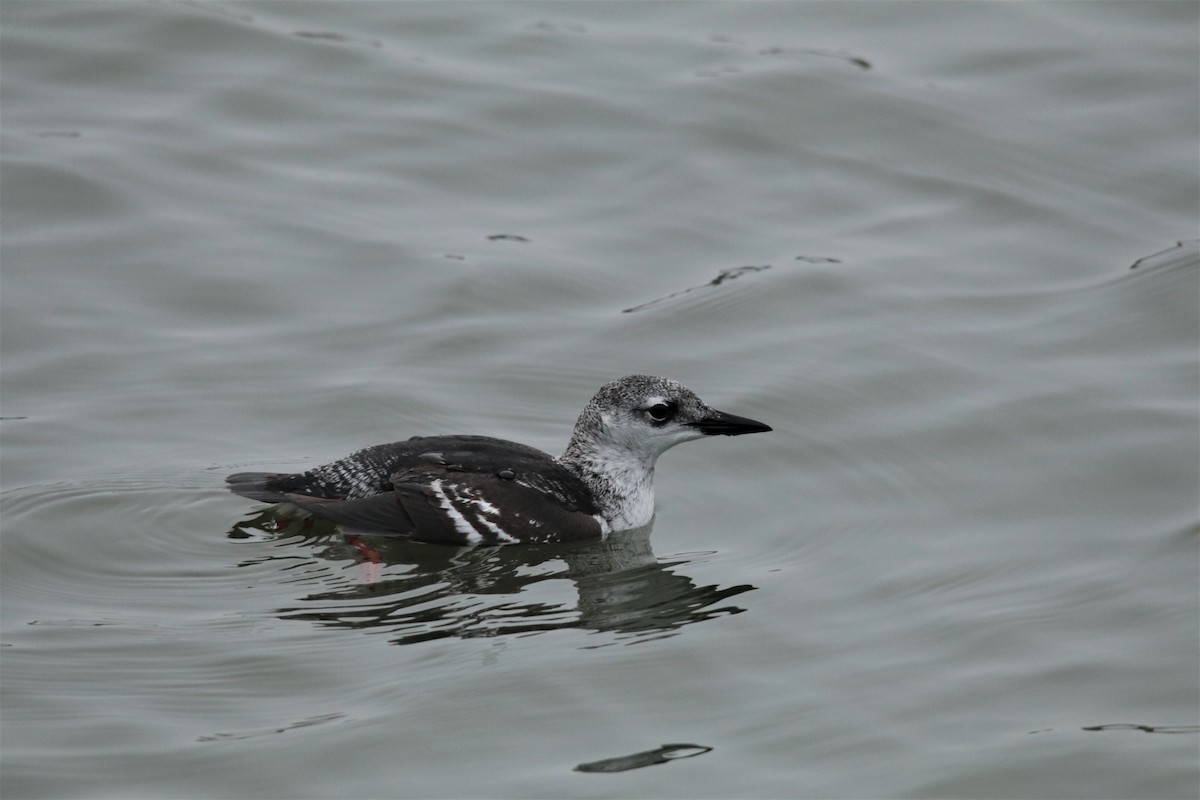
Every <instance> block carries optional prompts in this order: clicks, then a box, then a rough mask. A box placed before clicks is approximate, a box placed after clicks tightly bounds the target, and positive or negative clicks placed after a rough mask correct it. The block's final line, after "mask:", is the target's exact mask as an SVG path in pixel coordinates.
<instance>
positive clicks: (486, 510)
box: [429, 480, 520, 544]
mask: <svg viewBox="0 0 1200 800" xmlns="http://www.w3.org/2000/svg"><path fill="white" fill-rule="evenodd" d="M429 486H430V488H431V489H433V491H434V493H435V494H436V495H437V497H438V501H439V502H438V507H439V508H441V509H442V511H444V512H445V513H446V516H447V517H449V519H450V521H451V522H452V523H453V524H454V529H455V530H456V531H458V532H459V533H461V534H462V535H463V537H464V538H465V539H466V541H467V544H483V543H484V540H485V539H490V541H489V542H488V543H489V544H516V543H517V542H519V541H520V539H518V538H517V537H515V536H513V535H512V534H510V533H509V532H508V531H506V530H504V529H503V528H501V527H500V526H499V525H498V524H497V523H498V522H499V519H500V509H498V508H496V506H495V505H493V504H492V503H489V502H488V501H487V500H484V499H483V498H482V497H480V495H479V492H478V491H475V490H474V489H471V488H469V487H466V486H462V485H459V484H453V483H449V484H448V483H446V482H445V481H441V480H436V481H432V482H431V483H430V484H429ZM481 529H482V530H481ZM484 531H486V532H488V533H490V534H491V536H490V537H485V536H484V533H483V532H484Z"/></svg>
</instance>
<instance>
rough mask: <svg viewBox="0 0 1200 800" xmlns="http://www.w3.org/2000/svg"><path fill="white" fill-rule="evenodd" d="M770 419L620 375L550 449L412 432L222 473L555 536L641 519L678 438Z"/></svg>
mask: <svg viewBox="0 0 1200 800" xmlns="http://www.w3.org/2000/svg"><path fill="white" fill-rule="evenodd" d="M769 430H771V428H770V426H768V425H764V424H763V423H761V422H756V421H755V420H752V419H747V418H745V417H738V416H735V415H733V414H726V413H723V412H721V411H717V410H715V409H713V408H710V407H709V406H708V405H707V404H705V403H704V401H702V400H701V399H700V398H699V397H697V396H696V393H695V392H693V391H692V390H691V389H689V388H687V387H686V386H684V385H683V384H681V383H679V382H678V381H673V380H670V379H668V378H659V377H655V376H652V375H628V376H626V377H624V378H621V379H619V380H615V381H613V382H611V383H608V384H605V385H604V386H602V387H601V388H600V390H599V391H598V392H596V395H595V396H594V397H593V398H592V399H591V401H590V402H589V403H588V404H587V406H586V407H585V408H584V409H583V413H581V414H580V415H579V419H578V420H577V421H576V422H575V430H574V432H573V433H572V434H571V441H570V442H569V443H568V444H567V448H566V450H564V451H563V454H562V455H561V456H559V457H558V458H555V457H553V456H551V455H549V454H547V453H543V452H542V451H540V450H537V449H535V448H532V447H529V446H527V445H523V444H518V443H516V442H509V441H505V440H503V439H493V438H491V437H489V436H414V437H413V438H411V439H409V440H407V441H403V442H393V443H391V444H380V445H375V446H374V447H367V448H365V449H363V450H359V451H358V452H357V453H354V454H353V455H349V456H347V457H346V458H343V459H341V460H339V461H334V462H332V463H330V464H325V465H323V466H319V467H314V468H313V469H310V470H308V471H307V472H299V473H294V474H286V473H274V472H239V473H237V474H235V475H230V476H229V477H227V478H226V479H225V480H226V482H227V483H228V484H229V488H230V489H231V490H232V491H234V492H236V493H237V494H240V495H242V496H243V497H248V498H250V499H252V500H260V501H263V502H267V503H290V504H293V505H295V506H298V507H300V508H301V509H303V510H305V511H307V512H309V513H311V514H313V515H315V516H318V517H323V518H325V519H327V520H330V521H332V522H335V523H338V524H341V525H345V526H348V527H351V528H354V529H356V530H364V531H373V532H378V533H385V534H391V535H399V536H405V537H407V538H410V539H414V540H418V541H425V542H440V543H445V544H457V545H480V544H483V545H492V544H516V543H532V542H561V541H569V540H575V539H587V538H594V537H600V536H604V535H606V534H608V533H610V532H613V531H621V530H627V529H630V528H637V527H641V526H643V525H646V524H648V523H649V522H650V520H651V519H652V518H653V517H654V463H655V461H656V460H657V459H658V457H659V456H660V455H662V453H663V452H665V451H666V450H668V449H669V448H671V447H674V446H675V445H677V444H679V443H680V442H686V441H689V440H691V439H700V438H703V437H705V436H714V435H725V436H738V435H740V434H744V433H761V432H765V431H769Z"/></svg>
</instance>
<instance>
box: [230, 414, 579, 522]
mask: <svg viewBox="0 0 1200 800" xmlns="http://www.w3.org/2000/svg"><path fill="white" fill-rule="evenodd" d="M226 481H227V482H228V483H229V485H230V489H231V490H233V491H234V492H237V493H238V494H240V495H243V496H245V497H249V498H251V499H254V500H261V501H263V502H268V503H280V502H292V503H295V504H296V505H298V506H300V507H301V508H304V509H306V510H308V511H310V512H312V513H314V514H316V515H318V516H321V517H324V518H326V519H329V520H331V521H333V522H337V523H341V524H345V525H347V526H352V527H356V528H360V529H364V530H372V531H377V532H382V533H391V534H399V535H402V536H410V537H412V538H414V539H419V540H422V541H433V542H452V543H458V544H464V543H472V544H483V543H487V544H502V543H507V542H535V541H565V540H568V539H581V538H590V537H596V536H599V535H600V532H601V529H600V524H599V523H598V522H597V521H596V519H595V518H594V517H593V516H592V515H593V514H594V513H595V512H596V508H595V505H594V502H593V500H592V496H591V493H590V492H589V491H588V489H587V487H586V486H584V484H583V482H582V481H580V480H579V479H578V478H577V477H576V476H575V475H574V474H573V473H571V472H570V471H568V470H567V469H565V468H564V467H562V466H561V465H560V464H559V463H558V462H557V461H555V460H554V459H553V458H551V457H550V456H549V455H547V454H546V453H543V452H542V451H540V450H537V449H535V448H532V447H527V446H526V445H522V444H517V443H516V442H508V441H504V440H502V439H493V438H491V437H487V436H431V437H416V438H413V439H409V440H408V441H405V442H394V443H392V444H385V445H376V446H374V447H368V448H366V449H364V450H360V451H358V452H357V453H354V454H353V455H350V456H347V457H346V458H344V459H341V460H340V461H335V462H333V463H330V464H326V465H323V466H320V467H316V468H314V469H311V470H309V471H308V472H303V473H296V474H293V475H288V474H280V473H263V472H243V473H238V474H236V475H230V476H229V477H228V478H226Z"/></svg>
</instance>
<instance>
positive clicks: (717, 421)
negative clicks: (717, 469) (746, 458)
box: [692, 411, 771, 436]
mask: <svg viewBox="0 0 1200 800" xmlns="http://www.w3.org/2000/svg"><path fill="white" fill-rule="evenodd" d="M692 427H693V428H698V429H699V430H700V432H701V433H704V434H707V435H709V436H716V435H717V434H720V435H722V436H741V435H742V434H743V433H766V432H767V431H769V430H771V426H770V425H764V424H762V423H761V422H756V421H755V420H752V419H747V418H746V417H739V416H735V415H734V414H726V413H725V412H724V411H714V412H713V413H712V416H710V417H705V418H704V419H702V420H700V421H699V422H693V423H692Z"/></svg>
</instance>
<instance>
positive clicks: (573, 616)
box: [228, 510, 755, 647]
mask: <svg viewBox="0 0 1200 800" xmlns="http://www.w3.org/2000/svg"><path fill="white" fill-rule="evenodd" d="M228 535H229V537H230V538H235V539H254V540H257V541H259V542H262V541H264V540H265V541H270V542H271V543H272V544H273V545H274V546H275V548H279V549H282V550H285V551H286V554H282V553H271V554H269V555H266V556H260V557H257V558H254V559H250V560H247V561H245V562H243V563H242V564H241V565H240V566H250V565H254V564H262V563H264V562H270V561H279V562H282V563H281V568H286V569H288V570H289V571H290V572H291V575H290V576H289V579H290V580H291V581H293V582H294V583H297V584H300V585H315V586H314V588H315V591H312V592H310V593H308V594H306V595H304V596H303V597H301V598H300V599H299V604H298V605H296V606H292V607H287V608H281V609H279V610H278V614H279V616H280V617H281V618H284V619H297V620H308V621H311V622H315V623H317V624H321V625H328V626H332V627H339V628H361V629H369V630H374V631H384V632H386V633H387V635H388V636H389V637H390V638H391V640H392V641H393V642H394V643H396V644H412V643H416V642H424V641H430V640H434V639H442V638H447V637H458V638H471V637H483V636H505V635H514V634H516V635H520V634H530V633H535V632H544V631H553V630H561V629H569V628H578V629H582V630H586V631H593V632H596V633H609V634H613V635H610V636H607V637H604V638H601V639H598V641H597V642H596V643H595V644H594V645H591V646H595V647H601V646H605V645H608V644H614V643H635V642H639V641H645V640H647V639H652V638H659V637H661V636H669V635H673V634H675V633H676V632H678V631H679V630H680V629H681V628H683V627H684V626H686V625H689V624H691V623H694V622H703V621H705V620H708V619H712V618H714V617H719V616H724V615H728V614H739V613H741V612H742V611H744V610H745V609H744V608H741V607H739V606H736V605H733V604H730V603H728V602H727V601H728V600H729V598H732V597H734V596H736V595H739V594H742V593H743V592H748V591H751V590H752V589H754V588H755V587H753V586H749V585H744V584H743V585H739V586H730V587H725V588H722V587H720V586H717V585H710V586H698V585H697V584H696V583H695V582H694V581H693V580H692V579H691V578H689V577H688V576H687V575H685V574H683V572H682V570H683V569H684V568H685V567H686V565H687V564H688V563H690V562H691V561H693V560H696V559H698V558H703V557H704V556H705V555H707V554H687V555H681V556H674V557H671V558H664V559H661V560H660V559H659V558H657V557H656V556H655V555H654V552H653V551H652V550H651V547H650V526H646V527H644V528H639V529H636V530H632V531H625V532H622V533H618V534H612V535H610V536H609V537H608V538H607V539H604V540H599V541H587V542H576V543H562V544H546V545H520V546H508V547H478V548H455V547H447V546H445V545H430V544H421V543H416V542H410V541H407V540H404V539H395V538H389V537H382V536H369V535H365V534H363V535H359V534H353V533H345V532H343V531H342V530H341V529H339V528H337V527H335V526H333V525H331V524H329V523H326V522H324V521H321V520H317V519H312V520H308V519H306V520H289V519H288V518H287V517H281V516H279V515H277V513H276V512H274V511H273V510H267V511H265V512H263V513H261V514H259V515H257V516H255V517H253V518H251V519H248V520H245V521H243V522H242V523H241V524H240V525H238V526H237V527H235V528H234V529H233V530H231V531H230V532H229V534H228ZM298 551H302V552H298ZM298 560H299V562H300V563H298Z"/></svg>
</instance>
